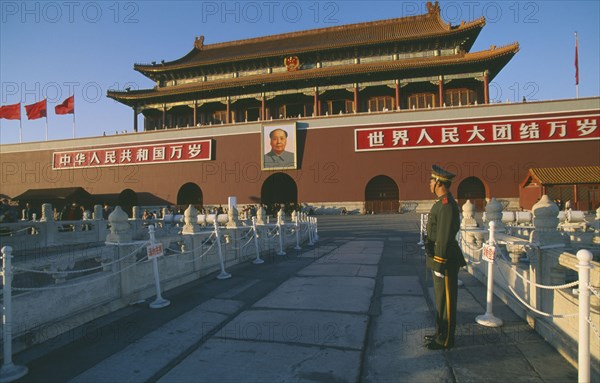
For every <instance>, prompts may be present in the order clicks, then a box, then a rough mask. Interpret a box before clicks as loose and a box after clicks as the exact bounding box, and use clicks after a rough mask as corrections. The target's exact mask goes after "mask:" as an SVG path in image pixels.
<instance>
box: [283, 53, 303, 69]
mask: <svg viewBox="0 0 600 383" xmlns="http://www.w3.org/2000/svg"><path fill="white" fill-rule="evenodd" d="M283 64H284V65H285V67H286V68H287V70H288V72H293V71H296V70H298V69H300V60H299V59H298V56H289V57H286V58H285V59H283Z"/></svg>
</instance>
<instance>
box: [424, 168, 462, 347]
mask: <svg viewBox="0 0 600 383" xmlns="http://www.w3.org/2000/svg"><path fill="white" fill-rule="evenodd" d="M431 170H432V174H431V179H430V181H429V188H430V190H431V192H432V193H433V194H435V195H436V196H437V197H438V199H437V201H436V202H435V204H434V205H433V207H432V208H431V212H430V213H429V220H428V221H427V243H426V253H427V257H426V262H427V268H429V269H431V271H432V274H433V290H434V295H435V306H436V323H435V328H436V332H435V334H432V335H426V336H425V341H426V342H427V343H426V347H427V348H428V349H430V350H444V349H449V348H452V347H453V346H454V330H455V328H456V298H457V292H458V270H459V269H460V268H461V267H463V266H465V265H466V262H465V259H464V256H463V254H462V251H461V250H460V247H459V246H458V242H457V241H456V233H457V232H458V230H459V228H460V218H459V213H458V204H457V203H456V200H455V199H454V197H453V196H452V194H451V193H450V192H449V189H450V185H451V183H452V179H453V178H454V177H455V175H454V174H452V173H450V172H448V171H447V170H444V169H442V168H441V167H439V166H437V165H433V166H432V167H431Z"/></svg>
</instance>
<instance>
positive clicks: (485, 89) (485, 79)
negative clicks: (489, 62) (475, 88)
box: [483, 70, 490, 104]
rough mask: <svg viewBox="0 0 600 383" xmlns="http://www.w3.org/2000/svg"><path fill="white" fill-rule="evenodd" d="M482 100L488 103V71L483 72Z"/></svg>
mask: <svg viewBox="0 0 600 383" xmlns="http://www.w3.org/2000/svg"><path fill="white" fill-rule="evenodd" d="M483 102H484V103H485V104H489V103H490V84H489V79H488V71H487V70H486V71H485V72H483Z"/></svg>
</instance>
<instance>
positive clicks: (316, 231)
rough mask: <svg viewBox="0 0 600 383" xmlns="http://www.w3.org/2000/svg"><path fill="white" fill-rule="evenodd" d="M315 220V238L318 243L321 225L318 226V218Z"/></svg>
mask: <svg viewBox="0 0 600 383" xmlns="http://www.w3.org/2000/svg"><path fill="white" fill-rule="evenodd" d="M313 220H314V221H313V222H314V224H315V226H314V227H315V238H314V241H315V242H317V241H318V240H319V225H318V224H317V218H316V217H315V218H313Z"/></svg>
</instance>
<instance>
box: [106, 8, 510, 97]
mask: <svg viewBox="0 0 600 383" xmlns="http://www.w3.org/2000/svg"><path fill="white" fill-rule="evenodd" d="M427 7H428V12H427V13H425V14H422V15H417V16H410V17H403V18H395V19H389V20H381V21H373V22H367V23H359V24H350V25H342V26H336V27H328V28H320V29H313V30H308V31H301V32H293V33H284V34H279V35H273V36H266V37H259V38H252V39H245V40H238V41H231V42H225V43H218V44H209V45H204V38H203V37H201V38H199V39H196V41H195V43H194V49H192V51H190V52H189V53H188V54H187V55H185V56H184V57H182V58H180V59H178V60H175V61H171V62H163V63H160V64H152V65H141V64H136V65H135V66H134V68H135V69H136V70H138V71H140V72H141V73H142V74H144V75H146V76H148V77H149V78H152V79H154V80H164V79H167V78H172V79H175V78H178V77H190V75H192V77H193V76H194V75H198V74H199V73H202V69H203V68H206V67H209V66H211V67H213V68H214V67H218V66H219V65H227V64H228V63H232V62H236V63H241V62H251V61H252V60H258V59H266V58H267V59H268V58H273V59H276V60H277V61H278V62H279V60H283V58H284V57H289V56H293V55H298V56H300V60H301V61H302V57H303V56H307V55H309V54H320V55H322V56H324V55H325V54H326V53H327V52H336V51H344V50H346V51H347V50H348V49H350V48H355V47H376V46H384V45H389V44H397V45H398V46H403V47H404V48H406V47H410V46H415V47H419V46H429V47H436V48H435V49H440V48H456V47H459V49H458V50H457V51H456V54H452V55H440V56H429V57H414V58H406V59H401V60H389V61H379V62H369V63H358V64H345V65H335V66H326V67H322V68H310V69H302V68H301V70H297V71H288V72H276V73H269V74H255V75H249V76H241V77H236V78H233V77H232V78H226V79H219V80H214V81H198V82H195V83H186V84H177V85H170V86H157V87H155V88H154V89H142V90H138V91H128V92H121V91H109V92H108V94H107V96H108V97H110V98H113V99H115V100H117V101H119V102H122V103H124V104H127V105H131V106H133V105H136V104H139V103H154V102H169V101H173V100H175V101H177V100H185V99H186V98H189V95H191V94H194V97H196V98H198V97H202V92H204V91H211V97H216V96H218V97H221V96H223V95H231V94H235V93H239V89H242V88H244V87H245V92H247V93H249V94H250V93H253V92H257V91H264V89H266V88H264V87H265V86H269V87H273V88H275V89H277V88H279V89H281V88H282V87H285V86H286V85H289V86H290V87H298V88H304V87H312V86H317V85H320V84H322V83H323V79H327V80H328V81H332V82H336V83H341V84H342V83H352V82H362V81H361V80H362V79H363V78H364V77H365V75H368V76H369V78H370V79H371V80H370V81H374V80H375V79H377V78H378V79H380V80H385V79H389V78H396V79H399V78H400V79H401V78H410V77H419V78H420V77H427V76H438V75H440V74H442V73H440V71H441V72H443V74H461V73H475V72H483V71H485V70H487V71H489V77H488V78H489V80H491V79H493V78H494V77H495V76H496V74H497V73H498V72H499V71H500V70H501V69H502V68H503V67H504V66H505V65H506V64H507V63H508V61H510V59H511V58H512V57H513V56H514V54H515V53H516V52H517V51H518V50H519V45H518V43H513V44H510V45H507V46H504V47H500V48H496V47H494V46H492V47H491V48H490V49H489V50H485V51H480V52H474V53H470V52H469V50H470V48H471V47H472V45H473V43H474V41H475V39H476V38H477V36H478V35H479V32H480V31H481V29H482V28H483V26H484V25H485V19H484V18H480V19H477V20H475V21H472V22H468V23H466V22H462V23H461V24H460V25H458V26H452V25H450V24H448V23H445V22H444V21H443V20H442V17H441V13H440V7H439V4H438V3H437V2H436V3H435V4H431V3H427ZM186 72H188V75H186Z"/></svg>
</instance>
